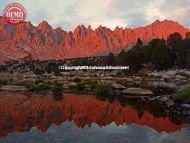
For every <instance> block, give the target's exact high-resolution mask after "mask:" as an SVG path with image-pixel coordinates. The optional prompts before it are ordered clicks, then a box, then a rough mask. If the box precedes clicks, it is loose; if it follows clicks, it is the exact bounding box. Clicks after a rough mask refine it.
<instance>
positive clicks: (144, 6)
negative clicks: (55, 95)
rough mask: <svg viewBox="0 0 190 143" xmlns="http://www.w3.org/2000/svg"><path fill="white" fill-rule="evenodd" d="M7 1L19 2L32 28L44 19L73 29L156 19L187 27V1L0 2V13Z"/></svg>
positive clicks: (189, 15)
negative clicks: (23, 7)
mask: <svg viewBox="0 0 190 143" xmlns="http://www.w3.org/2000/svg"><path fill="white" fill-rule="evenodd" d="M10 2H19V3H21V4H23V5H24V6H25V8H26V10H27V20H28V21H31V22H32V23H33V24H34V25H37V24H39V23H40V22H41V21H43V20H46V21H48V23H49V24H51V25H52V26H53V27H58V26H59V27H62V28H63V29H65V30H73V29H74V27H76V26H77V25H79V24H84V25H85V26H88V25H92V27H93V28H96V27H98V26H99V25H100V24H101V25H103V26H107V27H109V28H111V29H114V28H115V27H116V26H119V27H138V26H144V25H146V24H149V23H152V22H153V21H155V20H157V19H160V20H164V19H169V20H174V21H178V22H179V23H181V24H183V25H184V26H186V27H190V20H189V18H190V0H1V2H0V3H1V4H0V12H1V15H2V11H3V9H4V7H5V6H6V5H7V4H8V3H10Z"/></svg>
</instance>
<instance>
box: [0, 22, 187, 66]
mask: <svg viewBox="0 0 190 143" xmlns="http://www.w3.org/2000/svg"><path fill="white" fill-rule="evenodd" d="M188 31H189V29H187V28H184V27H183V26H181V25H180V24H178V23H176V22H173V21H169V20H164V21H156V22H154V23H152V24H150V25H148V26H145V27H140V28H135V29H130V28H126V29H123V28H118V27H116V28H115V30H113V31H112V30H110V29H109V28H106V27H102V26H99V27H98V28H97V29H95V30H92V29H91V26H89V27H88V28H86V27H84V26H83V25H79V26H78V27H77V28H76V29H75V30H74V31H73V32H66V31H64V30H62V29H61V28H56V29H53V28H52V27H51V26H50V25H49V24H48V23H47V22H46V21H43V22H42V23H40V24H39V25H38V26H37V27H35V26H33V25H32V24H31V23H30V22H25V23H22V24H19V25H17V26H12V25H9V24H7V23H6V22H5V21H4V20H3V18H0V47H1V48H0V54H1V56H0V63H6V62H9V61H11V60H30V59H39V60H51V59H55V60H56V59H57V60H58V59H65V58H78V57H87V56H96V55H102V54H106V53H109V52H114V51H118V50H121V49H122V48H126V47H130V46H131V45H133V44H134V43H136V41H137V39H138V38H140V39H142V40H143V41H144V42H147V41H150V40H151V39H153V38H164V39H166V38H167V37H168V36H169V34H171V33H174V32H179V33H180V34H181V35H182V36H183V37H185V34H186V32H188Z"/></svg>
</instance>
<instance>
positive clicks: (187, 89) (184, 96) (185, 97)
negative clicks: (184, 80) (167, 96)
mask: <svg viewBox="0 0 190 143" xmlns="http://www.w3.org/2000/svg"><path fill="white" fill-rule="evenodd" d="M172 97H173V99H174V100H176V101H181V102H185V103H190V85H186V86H184V87H182V88H181V89H179V90H178V91H177V92H176V93H174V94H173V96H172Z"/></svg>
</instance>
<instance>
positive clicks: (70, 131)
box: [0, 92, 190, 143]
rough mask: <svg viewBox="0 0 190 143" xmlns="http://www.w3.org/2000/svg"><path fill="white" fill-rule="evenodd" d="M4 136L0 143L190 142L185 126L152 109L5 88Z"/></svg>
mask: <svg viewBox="0 0 190 143" xmlns="http://www.w3.org/2000/svg"><path fill="white" fill-rule="evenodd" d="M19 132H20V133H19ZM0 136H1V138H0V143H7V142H8V143H13V142H14V143H16V142H18V143H25V142H27V143H38V142H39V143H40V142H41V143H42V142H47V143H53V142H56V143H61V142H66V143H67V142H68V143H70V142H71V143H73V142H82V143H91V142H92V143H94V142H98V143H99V142H102V143H103V142H114V143H115V142H116V143H119V142H130V143H133V142H134V143H141V142H144V143H149V142H150V143H152V142H156V141H157V142H164V143H167V142H169V143H170V142H172V143H175V142H176V143H181V142H184V143H190V129H189V127H188V126H187V125H186V124H183V123H181V124H176V123H174V122H172V121H171V120H170V118H169V117H166V116H164V117H155V116H154V115H153V114H151V113H150V112H148V111H144V112H143V114H142V115H141V117H139V115H138V111H137V110H136V109H135V108H133V106H130V105H125V106H122V105H121V103H120V102H118V101H114V102H113V103H109V102H108V101H101V100H98V99H96V98H95V97H93V96H87V95H81V96H78V95H74V94H64V97H63V99H62V100H59V101H56V100H54V99H53V97H52V96H50V95H45V96H39V95H32V96H26V95H24V94H20V93H6V92H0ZM15 140H16V142H15Z"/></svg>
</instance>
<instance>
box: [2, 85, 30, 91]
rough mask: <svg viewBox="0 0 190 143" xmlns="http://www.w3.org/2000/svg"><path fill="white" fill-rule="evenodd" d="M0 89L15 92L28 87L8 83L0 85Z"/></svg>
mask: <svg viewBox="0 0 190 143" xmlns="http://www.w3.org/2000/svg"><path fill="white" fill-rule="evenodd" d="M0 90H3V91H13V92H14V91H26V90H27V89H26V87H24V86H16V85H6V86H2V87H0Z"/></svg>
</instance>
